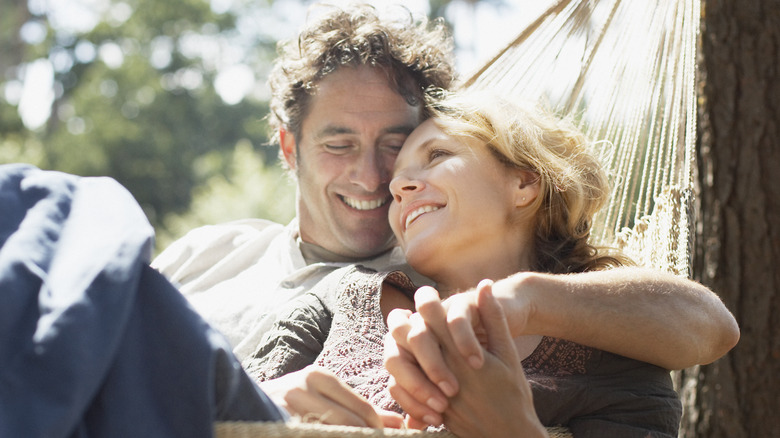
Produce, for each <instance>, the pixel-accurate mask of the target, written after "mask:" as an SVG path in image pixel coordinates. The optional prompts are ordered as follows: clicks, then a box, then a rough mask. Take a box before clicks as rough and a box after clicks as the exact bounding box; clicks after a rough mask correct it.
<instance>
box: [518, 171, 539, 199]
mask: <svg viewBox="0 0 780 438" xmlns="http://www.w3.org/2000/svg"><path fill="white" fill-rule="evenodd" d="M515 184H516V185H515V189H516V190H515V207H527V206H528V205H530V204H531V203H532V202H534V200H536V198H537V196H539V191H540V190H541V183H540V182H539V174H538V173H536V172H532V171H530V170H518V171H517V179H516V180H515Z"/></svg>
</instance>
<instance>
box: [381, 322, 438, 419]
mask: <svg viewBox="0 0 780 438" xmlns="http://www.w3.org/2000/svg"><path fill="white" fill-rule="evenodd" d="M384 354H385V356H384V359H385V368H387V371H388V372H389V373H390V376H391V377H390V384H389V389H390V394H391V395H392V396H393V398H394V399H395V400H396V401H397V402H398V404H400V405H401V407H402V408H403V409H404V410H405V411H406V412H408V413H409V414H410V415H412V416H414V417H415V418H419V419H425V421H428V422H429V423H430V424H434V425H438V424H441V415H440V414H441V412H443V411H444V410H445V409H446V408H447V397H446V396H445V395H444V394H443V393H442V392H441V391H440V390H439V388H438V387H437V386H436V385H434V384H433V383H432V382H431V381H430V380H428V377H427V376H426V375H425V374H424V373H423V371H422V369H420V367H419V366H418V365H417V362H416V361H415V359H414V356H412V354H411V353H409V352H408V351H407V350H405V349H403V348H400V347H399V346H398V344H397V343H396V342H395V341H394V339H393V337H392V336H391V335H390V334H388V335H387V336H386V337H385V353H384ZM412 394H414V396H412Z"/></svg>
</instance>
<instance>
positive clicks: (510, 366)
mask: <svg viewBox="0 0 780 438" xmlns="http://www.w3.org/2000/svg"><path fill="white" fill-rule="evenodd" d="M492 286H493V283H492V282H491V281H488V280H483V281H482V282H480V284H479V286H478V287H477V289H476V290H473V291H468V292H464V293H460V294H456V295H453V296H451V297H450V298H448V299H446V300H444V301H441V300H440V299H439V295H438V293H437V291H436V290H435V289H433V288H430V287H423V288H420V289H419V290H418V291H417V293H416V294H415V308H416V310H417V313H412V312H411V311H409V310H404V309H396V310H393V311H392V312H390V315H389V316H388V321H387V322H388V328H389V333H388V335H387V337H386V338H385V366H386V367H387V369H388V371H389V372H390V375H391V378H390V394H391V395H392V396H393V398H395V400H396V401H397V402H398V403H399V404H400V405H401V407H402V408H403V409H404V410H405V411H406V412H407V414H408V417H407V418H406V424H407V426H409V427H413V428H423V427H425V426H428V425H434V426H436V425H440V424H444V425H445V426H446V427H447V428H448V429H449V430H450V431H452V432H453V433H455V434H456V435H458V436H462V437H467V436H524V437H536V436H547V433H546V431H545V428H544V427H543V426H542V425H541V423H540V422H539V420H538V418H537V416H536V412H535V410H534V406H533V399H532V396H531V388H530V386H529V384H528V381H527V380H526V378H525V374H524V373H523V368H522V365H521V357H520V354H519V353H518V349H517V347H516V344H515V339H514V338H513V336H512V334H511V333H510V330H509V325H508V323H507V319H506V315H505V313H504V310H503V308H502V306H501V305H500V303H499V302H498V300H497V299H496V298H495V297H494V296H493V291H492ZM513 316H519V317H520V318H522V315H513ZM521 325H522V323H521Z"/></svg>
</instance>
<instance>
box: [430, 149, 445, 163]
mask: <svg viewBox="0 0 780 438" xmlns="http://www.w3.org/2000/svg"><path fill="white" fill-rule="evenodd" d="M447 155H450V153H449V152H448V151H445V150H443V149H433V150H431V152H430V154H429V155H428V158H429V159H430V160H431V161H433V160H435V159H436V158H440V157H444V156H447Z"/></svg>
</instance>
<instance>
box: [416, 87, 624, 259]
mask: <svg viewBox="0 0 780 438" xmlns="http://www.w3.org/2000/svg"><path fill="white" fill-rule="evenodd" d="M429 103H430V105H431V107H432V113H433V116H434V117H435V118H436V121H435V122H436V124H437V125H438V126H439V127H440V128H441V129H442V130H443V131H444V132H445V133H446V134H448V135H450V136H453V137H461V138H474V139H477V140H479V141H480V142H482V143H484V144H485V145H487V147H489V148H490V150H491V151H492V152H493V153H494V154H495V155H496V156H497V157H498V159H499V160H500V161H501V162H503V163H504V164H506V165H508V166H512V167H516V168H520V169H524V170H528V171H531V172H533V173H535V174H536V175H538V178H539V184H540V191H539V196H538V197H537V198H536V200H535V201H534V202H533V203H532V204H531V208H532V211H534V212H535V213H536V214H535V223H536V225H535V226H536V229H535V237H534V248H533V249H534V254H535V261H536V265H535V266H534V270H536V271H541V272H552V273H571V272H584V271H592V270H599V269H606V268H609V267H614V266H620V265H624V264H631V261H630V260H629V259H628V258H627V257H626V256H624V255H622V254H620V253H619V252H617V251H615V250H611V249H607V248H598V247H596V246H594V245H592V244H591V243H590V242H589V238H590V231H591V225H592V221H593V216H594V215H595V214H596V212H597V211H598V210H599V209H601V207H603V206H604V205H605V204H606V202H607V199H608V197H609V182H608V179H607V174H606V172H605V171H604V169H603V167H602V165H601V163H600V162H599V161H598V159H597V158H596V156H595V155H594V154H593V153H592V152H591V151H590V150H589V142H588V141H587V139H586V137H585V135H584V134H583V133H582V132H581V131H580V130H579V129H578V128H577V127H575V126H574V124H573V123H571V122H570V121H568V120H564V119H561V118H558V117H556V116H555V115H553V114H552V113H551V112H548V111H545V110H544V109H542V108H541V107H540V106H538V105H525V106H521V105H516V104H512V103H510V102H507V101H506V100H504V99H502V98H500V97H498V96H495V95H493V94H488V93H485V92H474V91H465V92H460V93H453V94H447V95H444V93H443V92H442V93H441V95H440V97H439V99H437V100H435V101H432V102H429Z"/></svg>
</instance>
